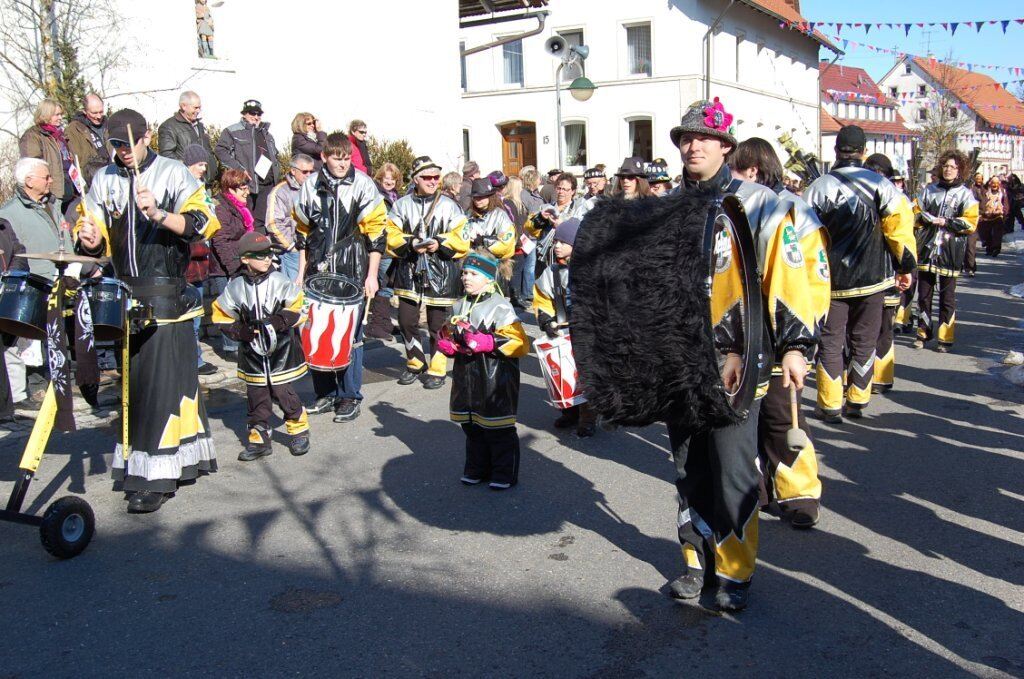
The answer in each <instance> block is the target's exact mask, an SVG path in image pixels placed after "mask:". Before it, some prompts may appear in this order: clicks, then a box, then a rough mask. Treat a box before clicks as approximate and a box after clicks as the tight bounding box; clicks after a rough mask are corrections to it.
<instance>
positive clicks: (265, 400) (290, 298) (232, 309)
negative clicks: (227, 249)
mask: <svg viewBox="0 0 1024 679" xmlns="http://www.w3.org/2000/svg"><path fill="white" fill-rule="evenodd" d="M272 247H273V246H272V244H271V242H270V239H269V238H267V237H266V236H264V235H263V234H260V233H257V232H255V231H253V232H250V233H247V234H245V235H244V236H242V239H241V240H240V241H238V252H239V254H240V257H241V260H242V266H243V267H245V268H244V272H243V274H242V275H241V276H238V277H236V278H234V279H232V280H231V282H230V283H228V286H227V288H226V289H225V290H224V292H223V293H222V294H221V295H220V297H218V298H217V299H216V300H214V302H213V321H214V323H223V324H225V325H226V327H225V328H224V330H223V332H224V333H226V334H227V335H228V337H231V338H232V339H236V340H238V341H239V342H241V345H240V351H239V358H238V377H239V378H240V379H241V380H242V381H244V382H245V383H246V396H247V397H248V400H249V414H248V425H249V441H248V444H247V445H246V447H245V450H243V451H242V452H241V453H240V454H239V456H238V459H239V460H241V461H243V462H249V461H251V460H256V459H259V458H261V457H264V456H266V455H270V453H271V452H272V450H271V444H270V424H269V421H270V416H271V414H272V413H273V404H274V401H277V402H278V404H279V405H280V406H281V410H282V411H283V412H284V416H285V427H286V428H287V430H288V433H289V434H290V435H291V440H290V441H289V442H288V449H289V450H290V451H291V454H292V455H305V454H306V453H307V452H309V418H308V416H307V414H306V409H305V408H304V407H303V405H302V401H301V400H300V399H299V396H298V394H296V393H295V389H294V388H293V387H292V382H294V381H295V380H297V379H299V378H300V377H302V376H303V375H305V374H306V360H305V356H304V355H303V353H302V342H301V341H300V340H299V332H298V329H297V326H298V325H300V324H301V323H302V321H303V320H304V319H305V317H304V316H303V313H302V301H303V295H302V289H301V288H299V287H298V286H297V285H295V283H293V282H292V281H290V280H288V277H287V276H285V275H284V274H283V273H281V272H280V271H273V270H272V262H271V259H270V256H271V250H272Z"/></svg>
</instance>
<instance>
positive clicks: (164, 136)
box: [157, 111, 217, 184]
mask: <svg viewBox="0 0 1024 679" xmlns="http://www.w3.org/2000/svg"><path fill="white" fill-rule="evenodd" d="M157 144H158V147H159V149H160V155H161V156H165V157H167V158H174V159H175V160H182V159H183V158H184V157H185V149H186V148H188V147H189V146H190V145H192V144H198V145H199V146H202V147H203V148H204V149H205V150H206V155H207V156H209V160H207V161H206V163H207V164H206V177H205V180H206V183H207V184H209V183H211V182H212V181H213V180H214V179H215V178H216V177H217V156H215V155H213V148H212V147H211V146H210V135H209V134H207V132H206V126H205V125H203V123H202V121H197V122H196V124H195V125H192V123H190V122H188V121H187V120H185V118H184V116H182V115H181V111H178V112H177V113H175V114H174V115H173V116H171V117H170V118H168V119H167V120H165V121H164V122H163V123H161V124H160V129H159V131H158V132H157Z"/></svg>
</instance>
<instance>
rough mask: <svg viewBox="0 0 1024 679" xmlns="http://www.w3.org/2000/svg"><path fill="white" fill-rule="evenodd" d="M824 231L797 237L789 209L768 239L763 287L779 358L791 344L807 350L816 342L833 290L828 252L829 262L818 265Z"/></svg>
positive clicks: (821, 252)
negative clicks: (822, 266)
mask: <svg viewBox="0 0 1024 679" xmlns="http://www.w3.org/2000/svg"><path fill="white" fill-rule="evenodd" d="M821 231H822V229H815V230H814V231H813V232H812V233H809V234H807V235H805V236H804V238H803V240H802V241H801V240H798V239H797V235H796V229H795V228H794V226H793V218H792V214H791V213H787V214H786V216H785V217H783V220H782V222H781V223H780V224H779V226H778V228H776V230H775V233H774V235H773V236H772V239H771V242H770V243H769V245H768V250H767V253H766V254H765V262H764V266H765V271H764V273H763V276H762V279H761V286H762V287H761V292H762V294H763V295H764V298H765V301H766V302H767V313H768V322H769V323H770V324H771V328H772V331H773V332H772V334H773V336H774V337H775V347H774V354H775V356H774V358H775V360H779V359H781V358H782V355H783V354H784V353H785V352H787V351H790V350H792V349H797V350H800V351H802V352H803V353H804V354H805V355H806V354H807V353H808V352H809V351H810V350H811V349H812V348H813V347H814V346H815V345H816V344H817V341H818V337H819V335H820V331H821V324H822V323H823V322H824V316H825V314H827V313H828V302H826V300H827V298H828V297H829V295H830V290H829V273H828V261H827V258H826V259H825V264H824V266H825V268H824V269H819V268H818V267H819V266H820V265H821V256H822V254H824V243H823V241H822V236H821ZM808 268H810V269H811V270H810V271H808Z"/></svg>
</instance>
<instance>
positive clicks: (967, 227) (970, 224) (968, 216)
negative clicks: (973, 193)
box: [950, 200, 978, 236]
mask: <svg viewBox="0 0 1024 679" xmlns="http://www.w3.org/2000/svg"><path fill="white" fill-rule="evenodd" d="M952 221H953V222H954V224H956V225H957V226H958V227H960V228H954V229H950V230H951V231H953V233H955V234H957V235H958V236H966V235H967V234H970V233H974V232H975V231H976V230H977V228H978V201H976V200H971V201H970V202H969V203H968V204H967V205H965V206H964V210H963V212H962V213H961V214H960V216H959V217H955V218H953V220H952Z"/></svg>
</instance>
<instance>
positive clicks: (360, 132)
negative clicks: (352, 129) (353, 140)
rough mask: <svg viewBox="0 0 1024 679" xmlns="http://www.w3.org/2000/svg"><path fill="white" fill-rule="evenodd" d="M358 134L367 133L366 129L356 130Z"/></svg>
mask: <svg viewBox="0 0 1024 679" xmlns="http://www.w3.org/2000/svg"><path fill="white" fill-rule="evenodd" d="M356 133H357V134H366V130H356Z"/></svg>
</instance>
